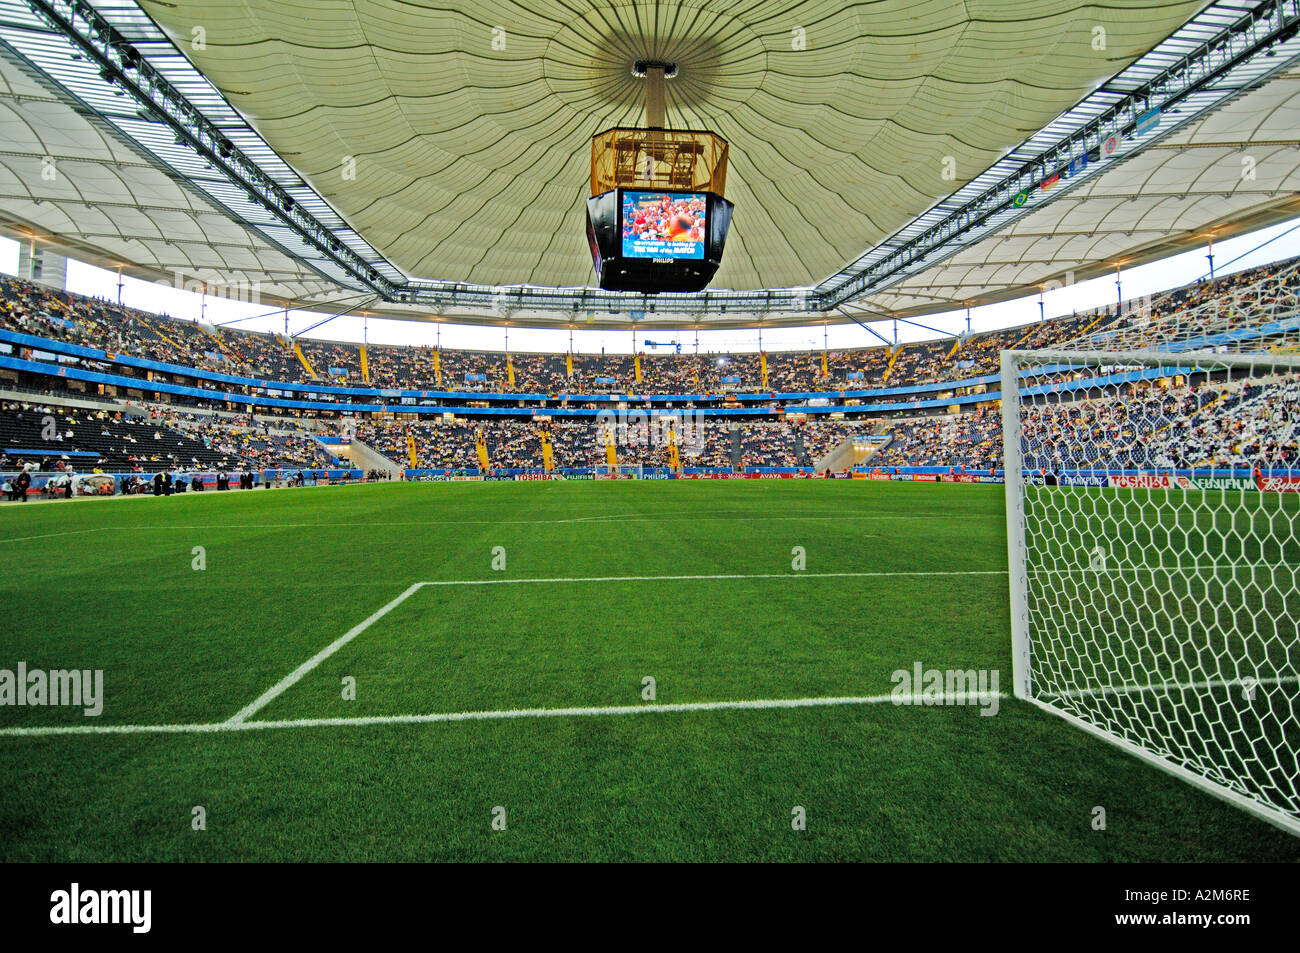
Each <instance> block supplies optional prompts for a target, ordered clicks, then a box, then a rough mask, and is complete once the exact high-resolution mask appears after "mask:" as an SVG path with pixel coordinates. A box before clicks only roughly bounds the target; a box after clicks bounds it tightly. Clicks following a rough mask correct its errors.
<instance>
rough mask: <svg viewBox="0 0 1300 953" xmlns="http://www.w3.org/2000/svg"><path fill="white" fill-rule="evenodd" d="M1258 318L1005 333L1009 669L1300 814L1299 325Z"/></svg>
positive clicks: (1253, 797)
mask: <svg viewBox="0 0 1300 953" xmlns="http://www.w3.org/2000/svg"><path fill="white" fill-rule="evenodd" d="M1117 323H1120V322H1117ZM1124 324H1125V326H1126V327H1130V328H1133V327H1137V326H1139V325H1140V321H1139V322H1136V323H1134V322H1124ZM1269 328H1271V331H1270V332H1269V333H1262V334H1258V335H1256V336H1255V337H1254V338H1253V339H1251V338H1247V337H1246V336H1245V334H1244V329H1239V330H1241V331H1242V333H1241V334H1239V335H1237V336H1236V337H1235V338H1234V341H1233V343H1234V345H1235V346H1237V347H1238V348H1240V347H1241V346H1242V345H1243V344H1244V343H1245V342H1246V341H1247V340H1253V342H1254V348H1255V349H1254V350H1253V351H1251V352H1245V351H1242V350H1237V351H1236V352H1230V351H1228V350H1226V349H1223V346H1222V345H1218V346H1217V347H1216V349H1213V350H1209V349H1203V348H1197V347H1196V346H1195V339H1194V337H1193V336H1192V335H1191V334H1190V331H1188V330H1187V328H1185V327H1183V328H1178V329H1175V330H1176V332H1177V333H1174V334H1172V336H1171V340H1173V341H1175V342H1177V345H1178V346H1177V347H1176V348H1174V349H1169V348H1166V349H1163V350H1162V349H1158V347H1157V346H1155V345H1154V342H1153V341H1152V340H1150V339H1146V340H1145V342H1144V343H1145V344H1146V345H1147V346H1146V347H1144V349H1142V350H1131V351H1128V350H1112V351H1102V350H1093V351H1087V350H1078V351H1068V350H1052V351H1004V352H1003V353H1002V414H1003V437H1004V443H1005V460H1006V496H1007V530H1008V552H1009V556H1010V574H1011V579H1010V584H1011V585H1010V591H1011V615H1012V618H1011V628H1012V650H1013V665H1012V677H1013V682H1014V689H1015V695H1016V697H1018V698H1021V699H1025V700H1027V701H1029V702H1031V703H1032V704H1034V705H1036V706H1038V707H1040V708H1043V709H1046V710H1047V711H1050V712H1052V713H1054V714H1056V715H1059V716H1060V717H1062V718H1064V719H1066V720H1067V721H1069V722H1070V723H1072V724H1074V725H1076V726H1078V727H1080V728H1082V729H1084V730H1086V731H1088V732H1090V733H1092V734H1094V735H1097V736H1098V737H1101V738H1103V739H1105V740H1107V741H1109V742H1111V743H1113V744H1115V745H1118V746H1119V747H1121V748H1122V749H1124V750H1125V751H1128V752H1130V753H1131V754H1134V755H1136V756H1137V757H1139V758H1142V759H1144V760H1146V761H1149V762H1151V763H1153V764H1155V765H1157V766H1159V767H1160V768H1162V769H1164V770H1166V771H1168V772H1169V773H1171V774H1173V775H1175V776H1177V777H1179V778H1181V779H1183V780H1185V781H1188V782H1190V783H1192V784H1194V785H1196V786H1198V787H1200V788H1202V789H1204V790H1206V791H1209V792H1210V793H1212V794H1214V795H1216V796H1218V797H1220V798H1223V799H1224V800H1227V801H1229V802H1231V803H1233V804H1235V805H1237V806H1239V807H1241V808H1243V809H1245V810H1247V811H1249V812H1251V813H1253V814H1255V815H1257V816H1259V817H1261V818H1264V819H1265V820H1267V821H1269V822H1270V823H1273V824H1275V825H1277V826H1278V827H1280V828H1283V829H1284V830H1287V831H1289V832H1291V833H1293V834H1297V835H1300V636H1298V635H1297V633H1298V632H1300V465H1298V455H1300V449H1298V446H1297V442H1298V441H1300V356H1298V355H1300V344H1298V341H1297V334H1296V331H1295V330H1294V329H1293V327H1292V326H1289V325H1287V323H1286V322H1281V323H1278V322H1273V323H1271V324H1270V325H1269ZM1169 330H1170V329H1169V328H1165V331H1166V332H1168V331H1169ZM1184 332H1186V333H1184ZM1137 339H1138V338H1135V337H1130V338H1128V339H1126V340H1137ZM1171 350H1173V351H1176V353H1171Z"/></svg>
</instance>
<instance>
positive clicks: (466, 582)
mask: <svg viewBox="0 0 1300 953" xmlns="http://www.w3.org/2000/svg"><path fill="white" fill-rule="evenodd" d="M989 575H1005V572H1004V571H1003V570H1001V569H987V570H986V569H963V570H952V571H940V570H929V571H911V572H819V573H809V572H794V571H791V572H788V573H776V572H773V573H749V574H744V573H724V574H718V575H694V576H584V577H554V578H544V579H527V578H525V579H438V580H429V581H426V582H417V583H412V584H411V585H410V586H408V587H407V588H406V590H405V591H404V592H403V593H402V594H401V595H400V596H398V597H397V598H396V599H394V600H393V601H392V602H390V603H388V604H387V605H385V606H383V607H382V608H380V609H378V610H377V611H375V612H374V613H373V614H372V615H370V616H369V617H368V618H366V619H365V620H364V621H363V622H360V623H358V624H357V625H355V626H353V627H352V628H351V629H348V631H347V632H345V633H344V634H343V635H341V636H339V637H338V638H337V639H335V640H334V641H333V642H331V643H330V644H329V645H327V646H325V648H323V649H321V650H320V651H319V652H317V653H316V654H315V655H313V656H312V657H311V658H309V659H307V661H305V662H303V663H302V664H301V665H299V666H298V667H297V668H295V669H294V670H293V671H292V672H290V673H289V674H288V675H286V676H285V677H284V678H282V679H280V681H278V682H276V683H275V684H274V685H272V686H271V687H270V688H268V689H267V690H266V691H265V692H263V693H262V694H261V695H259V696H258V697H257V698H256V699H254V700H253V701H252V702H250V703H249V704H247V705H245V706H244V707H243V708H241V709H240V710H239V711H237V712H236V713H235V714H233V715H231V716H230V718H229V719H227V722H228V723H229V724H232V725H234V724H239V723H241V722H244V721H247V720H248V718H249V717H251V716H252V715H255V714H256V713H257V712H259V711H261V710H262V709H263V708H265V707H266V706H267V705H269V704H270V703H271V702H273V701H275V699H276V698H278V697H279V696H280V695H282V694H283V693H284V692H286V691H288V690H289V689H290V688H292V687H293V686H294V685H296V684H298V682H300V681H301V680H302V678H303V676H305V675H306V674H307V673H308V672H310V671H311V670H312V669H314V668H316V666H318V665H320V663H321V662H323V661H325V660H326V659H327V658H329V657H330V656H331V655H333V654H334V653H335V652H337V651H338V650H339V649H341V648H343V646H345V645H347V644H348V643H349V642H351V641H352V640H353V639H355V638H356V637H357V636H358V635H360V634H361V633H362V632H364V631H366V629H368V628H370V627H371V626H372V625H374V624H375V623H376V622H378V621H379V620H380V619H382V618H383V617H384V616H386V615H388V613H390V612H392V611H393V610H394V609H396V608H397V607H398V606H399V605H401V604H402V603H403V602H405V601H406V600H407V599H408V598H410V597H411V596H412V595H414V594H415V593H416V592H417V591H419V590H420V589H423V588H424V587H425V586H493V585H498V586H499V585H510V584H515V585H519V584H529V583H531V584H534V585H536V584H539V583H555V584H564V583H593V582H649V581H655V580H660V581H674V580H675V581H682V580H709V579H810V578H811V579H832V578H834V579H842V578H870V577H882V576H885V577H887V576H989Z"/></svg>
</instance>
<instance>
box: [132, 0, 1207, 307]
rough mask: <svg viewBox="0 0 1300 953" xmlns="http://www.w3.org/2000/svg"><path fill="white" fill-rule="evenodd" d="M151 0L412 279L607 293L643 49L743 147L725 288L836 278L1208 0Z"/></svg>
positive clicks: (160, 18)
mask: <svg viewBox="0 0 1300 953" xmlns="http://www.w3.org/2000/svg"><path fill="white" fill-rule="evenodd" d="M141 5H142V6H143V8H144V9H145V10H146V11H147V12H148V13H149V14H150V15H151V16H152V17H153V18H154V19H155V20H156V21H157V23H158V24H159V25H160V26H161V27H162V28H163V29H164V30H165V31H166V32H167V33H168V35H170V36H171V37H172V39H173V41H174V42H175V43H176V44H177V46H178V47H179V48H180V49H181V50H182V51H183V52H184V53H185V54H186V55H187V56H188V57H190V59H191V60H192V61H193V63H194V64H195V65H196V66H197V67H198V68H199V69H201V70H202V71H203V72H204V74H205V75H206V76H207V77H208V78H209V79H210V80H211V81H212V82H213V84H215V86H216V87H217V88H218V89H219V90H220V91H221V92H222V93H223V94H224V96H225V97H226V98H227V100H228V101H229V102H230V103H231V104H232V105H233V106H234V107H235V108H236V109H238V110H239V111H240V112H241V113H242V114H243V115H244V116H245V117H246V118H247V119H248V120H249V122H250V123H251V124H252V125H253V126H254V128H255V129H256V130H257V131H258V133H259V134H260V135H261V136H262V137H263V138H264V139H265V140H266V141H267V142H268V143H269V144H270V145H271V146H272V147H273V148H274V149H275V150H276V151H277V152H278V153H279V155H280V157H281V158H282V159H284V161H285V162H287V163H288V164H289V165H290V166H292V167H293V168H294V169H295V170H296V171H297V172H298V173H299V174H300V175H302V176H303V178H304V179H306V180H307V181H308V182H309V183H310V184H311V186H312V187H313V188H315V189H316V190H317V191H318V192H319V193H320V194H321V195H322V196H324V197H325V198H326V199H327V200H328V201H329V202H330V203H331V205H332V206H333V207H334V208H335V209H336V210H337V211H338V212H339V213H340V214H341V215H342V216H343V218H344V219H346V220H347V222H348V223H349V224H350V225H351V226H352V227H353V228H355V229H356V230H357V231H358V232H359V233H360V234H361V235H362V236H363V237H364V238H365V240H366V241H368V242H369V243H370V244H371V245H372V246H373V247H374V248H376V249H378V250H379V251H381V252H382V253H383V254H384V255H386V256H387V257H388V258H389V259H390V260H391V261H392V262H393V263H394V264H396V265H397V266H398V267H400V268H401V269H403V270H404V271H405V272H406V273H407V274H408V275H410V276H412V277H416V278H432V279H445V280H455V281H469V282H477V283H484V284H492V285H508V284H535V285H549V286H575V285H584V284H590V283H591V282H592V280H593V274H592V269H591V260H590V253H589V251H588V249H587V244H586V238H585V234H584V200H585V198H586V197H587V194H588V172H589V162H590V153H589V140H590V137H591V136H592V135H593V134H595V133H597V132H599V131H601V130H603V129H605V128H608V127H610V126H615V125H625V126H628V125H631V126H635V125H642V124H643V120H644V116H643V101H644V81H643V80H641V79H638V78H637V77H635V76H633V75H632V65H633V63H634V62H635V61H636V60H639V59H644V58H654V59H661V60H668V61H671V62H675V63H676V64H677V67H678V75H677V77H676V78H674V79H671V80H669V81H668V83H667V124H668V125H669V126H670V127H673V128H689V129H707V130H712V131H714V132H717V133H719V134H721V135H722V136H724V137H726V138H727V139H728V140H729V142H730V144H731V165H730V172H729V175H728V187H727V197H728V198H729V199H731V200H732V201H734V202H735V203H736V206H737V209H736V216H735V219H734V221H733V225H732V232H731V237H730V239H729V240H728V246H727V251H726V255H725V258H724V261H723V264H722V268H721V269H720V270H719V272H718V275H717V278H716V279H715V280H714V282H713V287H715V288H738V289H749V288H773V287H792V286H805V285H810V284H814V283H816V282H818V281H820V280H821V279H823V278H825V277H826V276H827V275H829V274H832V273H834V272H835V271H837V270H838V269H839V268H841V267H842V266H843V265H844V264H845V263H846V262H847V261H849V260H852V259H853V258H855V257H856V256H858V255H860V254H861V253H862V250H863V249H864V248H867V247H870V246H872V245H874V244H875V243H877V242H878V241H879V240H881V239H882V238H884V237H886V236H887V235H889V234H890V233H892V232H893V231H895V230H897V229H898V228H899V227H901V226H903V225H904V224H906V223H907V222H909V221H911V220H912V219H913V218H915V217H916V216H917V215H918V214H920V213H921V212H923V211H925V210H926V209H927V208H929V207H930V206H931V205H933V204H934V202H935V201H937V200H938V199H940V198H942V197H943V196H946V195H947V194H949V193H951V192H952V191H953V190H954V189H955V188H957V187H958V186H960V185H961V184H963V183H964V182H965V181H967V180H969V179H971V178H973V177H974V176H976V175H977V174H978V173H980V172H982V171H983V170H984V169H986V168H987V167H988V166H989V165H990V164H991V163H992V162H993V161H994V160H996V159H997V158H999V157H1000V156H1001V155H1002V154H1004V153H1005V152H1006V151H1007V150H1008V149H1009V148H1011V147H1012V146H1014V145H1016V144H1017V143H1019V142H1021V141H1023V140H1024V139H1025V138H1027V137H1028V136H1029V135H1031V134H1032V133H1034V132H1035V131H1036V130H1038V129H1040V128H1041V127H1042V126H1044V125H1045V124H1046V123H1048V122H1050V121H1051V120H1052V119H1054V118H1055V117H1056V116H1058V115H1059V114H1060V113H1061V112H1062V111H1063V110H1065V109H1066V108H1067V107H1069V106H1071V105H1073V104H1074V103H1075V102H1077V101H1078V100H1079V99H1081V98H1082V97H1083V96H1084V95H1086V94H1087V93H1088V92H1090V91H1091V90H1092V89H1094V88H1095V87H1096V86H1097V85H1098V84H1099V83H1100V82H1102V81H1103V80H1105V79H1107V78H1108V77H1110V76H1112V75H1114V74H1115V73H1116V72H1118V71H1119V70H1120V69H1122V68H1123V67H1124V66H1125V65H1127V64H1128V63H1130V62H1132V61H1133V60H1134V59H1135V58H1136V57H1138V56H1139V55H1141V54H1142V53H1144V52H1145V51H1146V50H1148V49H1150V48H1151V47H1152V46H1154V45H1155V44H1156V43H1158V42H1159V41H1160V40H1161V39H1163V38H1164V37H1166V36H1167V35H1168V34H1169V33H1170V32H1171V31H1173V30H1174V29H1175V28H1176V27H1178V26H1179V25H1181V24H1182V23H1183V22H1184V21H1186V20H1187V18H1188V17H1189V16H1191V15H1192V14H1193V13H1195V12H1196V11H1197V10H1199V9H1200V8H1202V7H1203V6H1205V3H1204V0H1108V2H1106V3H1084V2H1079V0H966V2H965V3H953V2H950V0H875V2H858V3H853V2H850V0H808V2H803V3H790V2H775V0H753V2H748V3H743V4H725V5H719V4H716V3H711V2H708V0H685V2H680V3H670V2H667V0H618V2H613V3H591V2H581V0H577V2H574V0H570V2H568V3H563V2H553V0H529V2H527V3H523V2H518V3H515V2H503V0H467V2H462V3H459V4H456V5H454V7H453V6H445V7H442V6H437V5H435V3H434V2H433V0H221V2H216V0H168V2H158V0H141ZM196 28H201V33H202V38H203V43H202V47H201V48H199V47H198V45H196V44H195V43H193V42H192V41H193V40H194V37H195V35H196ZM1099 36H1104V44H1100V45H1102V46H1104V49H1099V48H1098V46H1099V44H1098V42H1097V39H1098V37H1099ZM948 160H950V161H948ZM352 162H355V172H354V174H352V173H353V166H352ZM945 173H950V175H948V176H947V177H946V176H945ZM1045 211H1050V210H1045ZM1031 217H1032V216H1031ZM1022 224H1023V223H1022ZM980 247H981V248H982V247H983V246H980Z"/></svg>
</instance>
